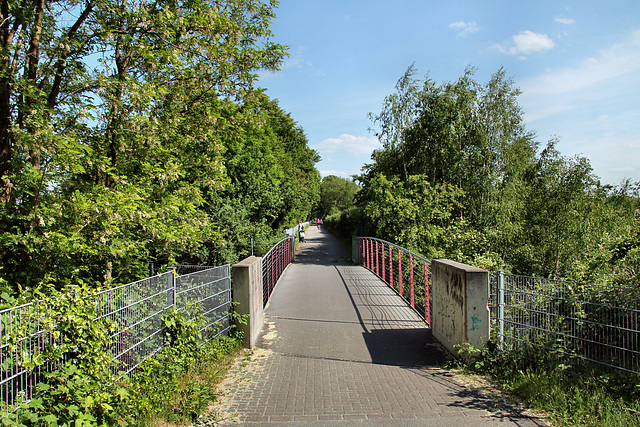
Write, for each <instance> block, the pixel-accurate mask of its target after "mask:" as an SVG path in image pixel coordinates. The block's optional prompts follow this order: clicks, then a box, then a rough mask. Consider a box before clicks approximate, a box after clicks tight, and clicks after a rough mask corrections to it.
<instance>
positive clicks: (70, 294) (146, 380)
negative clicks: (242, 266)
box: [0, 286, 241, 427]
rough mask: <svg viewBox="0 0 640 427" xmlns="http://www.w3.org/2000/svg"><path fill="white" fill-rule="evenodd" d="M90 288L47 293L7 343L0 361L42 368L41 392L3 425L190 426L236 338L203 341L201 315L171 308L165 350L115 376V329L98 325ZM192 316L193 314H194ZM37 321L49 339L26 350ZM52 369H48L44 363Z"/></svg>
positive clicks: (236, 348) (235, 346)
mask: <svg viewBox="0 0 640 427" xmlns="http://www.w3.org/2000/svg"><path fill="white" fill-rule="evenodd" d="M94 295H95V291H94V290H91V289H90V288H89V287H87V286H79V287H76V288H73V289H71V290H68V291H65V292H62V291H55V290H52V291H51V298H50V300H51V302H50V303H48V304H40V305H37V306H36V307H37V309H36V310H34V312H32V318H28V319H27V318H25V319H23V322H22V323H21V326H22V327H21V328H14V329H13V330H12V331H11V333H10V334H8V336H5V335H3V338H6V340H7V341H6V342H8V343H9V346H8V347H7V348H5V349H4V350H3V352H4V354H3V363H5V364H6V363H9V361H11V363H14V364H16V365H17V366H21V367H23V368H27V369H29V370H32V371H33V370H34V369H36V368H38V367H42V368H43V369H42V370H41V372H42V374H41V375H42V376H41V378H40V383H39V384H38V391H39V392H40V393H39V394H36V395H35V396H34V398H33V399H31V400H30V401H29V402H28V403H20V404H18V405H17V406H16V407H15V408H12V409H13V410H11V411H8V412H3V413H2V414H0V416H1V417H2V423H3V425H13V426H24V427H27V426H35V425H51V426H54V425H57V426H102V425H146V424H148V423H150V422H151V421H152V420H154V419H166V420H173V421H193V420H195V419H196V418H197V417H198V416H199V415H200V414H202V412H203V411H204V409H206V408H207V406H208V405H209V404H210V402H212V401H213V400H214V399H215V398H216V393H215V387H216V384H217V382H218V381H220V380H221V379H222V377H223V375H224V372H225V370H226V366H228V364H229V361H230V358H231V357H232V356H233V355H234V354H236V353H237V352H238V351H239V349H240V346H241V339H239V338H237V337H235V338H228V337H220V338H219V339H214V340H210V341H208V342H206V343H205V342H203V341H202V337H201V334H200V332H199V328H200V327H201V326H202V324H203V323H202V322H203V318H202V316H198V315H196V314H195V311H193V310H190V309H188V310H187V311H177V310H175V309H171V310H169V311H168V312H167V314H166V315H165V316H164V317H163V319H162V321H163V325H164V329H163V336H164V337H165V343H166V346H165V347H164V348H163V349H162V350H161V351H160V352H159V353H158V354H156V355H155V357H153V358H151V359H147V360H146V361H144V362H143V363H142V365H141V366H140V367H139V369H138V370H137V372H136V376H135V377H134V379H133V380H132V381H129V380H128V379H127V378H126V377H125V378H124V379H123V378H118V375H115V374H114V373H113V369H112V368H113V366H112V361H111V357H110V355H109V354H108V353H107V350H106V349H107V348H108V346H109V344H110V343H111V339H110V336H111V334H112V333H113V332H114V325H113V324H112V323H111V322H109V321H106V320H100V321H96V320H95V318H96V307H95V302H94V298H93V297H94ZM192 311H193V312H192ZM32 321H33V322H36V321H37V322H39V323H40V325H42V326H43V327H44V328H45V330H47V334H48V335H49V336H50V337H51V341H50V342H49V343H47V344H46V345H45V346H44V347H43V348H37V347H36V346H34V347H31V348H25V347H24V346H22V345H20V342H21V340H22V339H23V338H24V337H25V336H26V335H27V334H28V333H30V331H28V328H27V326H26V325H28V324H29V322H32ZM47 364H50V365H52V366H54V368H53V369H51V370H49V369H46V368H45V367H46V365H47ZM3 369H4V367H3Z"/></svg>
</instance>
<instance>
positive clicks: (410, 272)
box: [409, 252, 416, 308]
mask: <svg viewBox="0 0 640 427" xmlns="http://www.w3.org/2000/svg"><path fill="white" fill-rule="evenodd" d="M409 265H410V266H411V270H410V271H409V283H410V284H411V307H413V308H415V306H416V292H415V287H414V285H413V254H412V253H411V252H409Z"/></svg>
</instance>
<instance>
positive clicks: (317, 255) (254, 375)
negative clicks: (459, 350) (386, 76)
mask: <svg viewBox="0 0 640 427" xmlns="http://www.w3.org/2000/svg"><path fill="white" fill-rule="evenodd" d="M258 347H259V348H257V349H255V350H254V351H253V354H252V355H251V356H250V357H249V358H248V359H243V360H238V362H237V363H236V366H235V367H234V368H233V369H232V371H231V373H230V375H229V376H228V377H227V378H226V380H225V382H224V383H223V385H222V386H221V392H222V393H223V396H222V397H221V398H220V399H219V401H218V403H217V404H216V406H215V408H213V412H214V415H212V416H211V418H210V421H208V422H207V421H203V422H202V423H200V425H238V424H242V425H252V426H259V425H301V426H304V425H306V426H324V425H329V426H330V425H367V426H378V425H379V426H382V425H403V426H414V425H415V426H423V425H424V426H494V425H495V426H498V425H499V426H545V425H547V424H546V423H545V422H544V421H543V420H540V419H538V418H536V417H533V416H530V415H528V414H527V413H526V412H525V411H524V410H523V409H521V408H519V407H517V406H515V405H509V404H504V402H503V401H496V400H495V399H491V398H489V397H486V396H485V395H484V394H482V393H480V392H478V391H474V390H472V389H470V388H467V387H465V386H464V385H462V384H461V383H459V382H458V381H456V380H455V378H454V376H453V374H451V373H450V372H448V371H447V370H445V369H443V368H441V365H442V363H443V361H444V360H445V358H446V357H447V355H446V353H445V352H444V350H443V349H442V348H441V347H440V346H439V344H437V342H436V341H435V340H434V339H433V338H432V336H431V330H430V329H429V328H427V327H426V325H425V324H424V323H423V322H422V320H421V319H420V318H419V317H418V316H417V315H416V314H415V312H413V310H412V309H410V308H409V307H407V306H406V305H405V304H404V302H403V301H401V300H400V298H399V297H398V296H397V295H396V294H395V293H394V292H393V291H392V290H390V289H389V288H388V287H387V286H386V285H385V284H384V283H383V282H381V281H380V280H379V279H378V278H377V277H376V276H375V275H374V274H372V273H371V272H369V271H367V270H365V269H364V268H362V267H359V266H354V265H351V264H349V263H348V262H347V261H346V259H345V253H344V252H343V251H342V249H341V247H340V246H339V244H338V242H337V241H335V239H334V238H333V237H332V236H330V235H329V234H328V233H326V232H325V231H324V230H322V229H320V230H318V229H315V228H311V229H310V230H309V231H308V232H307V239H306V240H305V243H304V244H303V245H302V250H301V252H300V253H299V254H298V256H297V262H296V263H294V264H292V265H291V266H290V267H289V269H288V270H287V271H286V273H285V275H284V276H283V278H282V279H281V281H280V283H279V284H278V286H277V287H276V290H275V292H274V293H273V295H272V299H271V302H270V303H269V305H268V307H267V310H266V319H265V327H264V330H263V334H262V337H261V339H260V342H259V345H258ZM213 419H217V420H221V421H212V420H213Z"/></svg>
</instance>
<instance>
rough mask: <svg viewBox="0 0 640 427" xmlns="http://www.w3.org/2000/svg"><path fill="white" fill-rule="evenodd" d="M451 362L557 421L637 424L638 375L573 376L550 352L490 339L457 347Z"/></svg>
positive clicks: (565, 423) (639, 418) (639, 386)
mask: <svg viewBox="0 0 640 427" xmlns="http://www.w3.org/2000/svg"><path fill="white" fill-rule="evenodd" d="M458 351H459V353H458V356H459V357H458V358H457V359H456V360H455V361H453V362H452V364H451V366H452V367H455V368H459V369H463V370H465V371H467V372H472V373H478V374H482V375H490V376H491V377H492V378H493V379H494V380H496V381H497V382H498V383H499V384H500V385H501V386H502V387H503V388H504V389H505V390H506V391H507V392H509V393H512V394H514V395H516V396H518V397H519V398H520V399H522V400H523V401H524V402H526V403H527V405H528V406H529V407H531V408H534V409H537V410H541V411H543V412H544V413H546V414H548V415H549V418H550V420H551V421H552V422H553V423H554V424H555V423H557V424H559V425H584V426H621V425H637V424H638V423H639V422H640V403H639V402H640V400H639V397H640V379H639V378H633V377H629V376H624V377H622V376H620V377H619V376H614V375H601V376H595V377H594V376H591V375H581V376H577V375H573V374H569V373H567V367H566V366H565V365H563V364H561V363H560V362H559V361H558V359H557V358H556V357H555V354H554V353H553V352H549V351H546V350H544V349H542V348H541V347H539V346H536V345H524V346H522V347H520V348H519V351H518V352H507V351H503V350H500V349H499V348H498V347H497V346H496V345H495V343H494V342H493V341H491V342H489V343H488V345H487V346H486V347H485V348H483V349H482V350H478V349H477V348H474V347H473V346H470V345H469V344H466V345H462V346H459V350H458Z"/></svg>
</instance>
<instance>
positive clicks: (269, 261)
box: [262, 236, 294, 305]
mask: <svg viewBox="0 0 640 427" xmlns="http://www.w3.org/2000/svg"><path fill="white" fill-rule="evenodd" d="M293 253H294V237H293V236H289V237H286V238H284V239H282V240H280V241H279V242H278V243H276V244H275V245H274V246H273V247H272V248H271V249H270V250H269V252H267V253H266V254H265V255H264V256H263V257H262V288H263V289H262V303H263V305H267V301H269V298H270V297H271V294H272V293H273V288H275V287H276V283H278V279H280V276H281V275H282V273H283V272H284V270H285V269H286V268H287V266H288V265H289V264H291V261H292V260H293Z"/></svg>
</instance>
